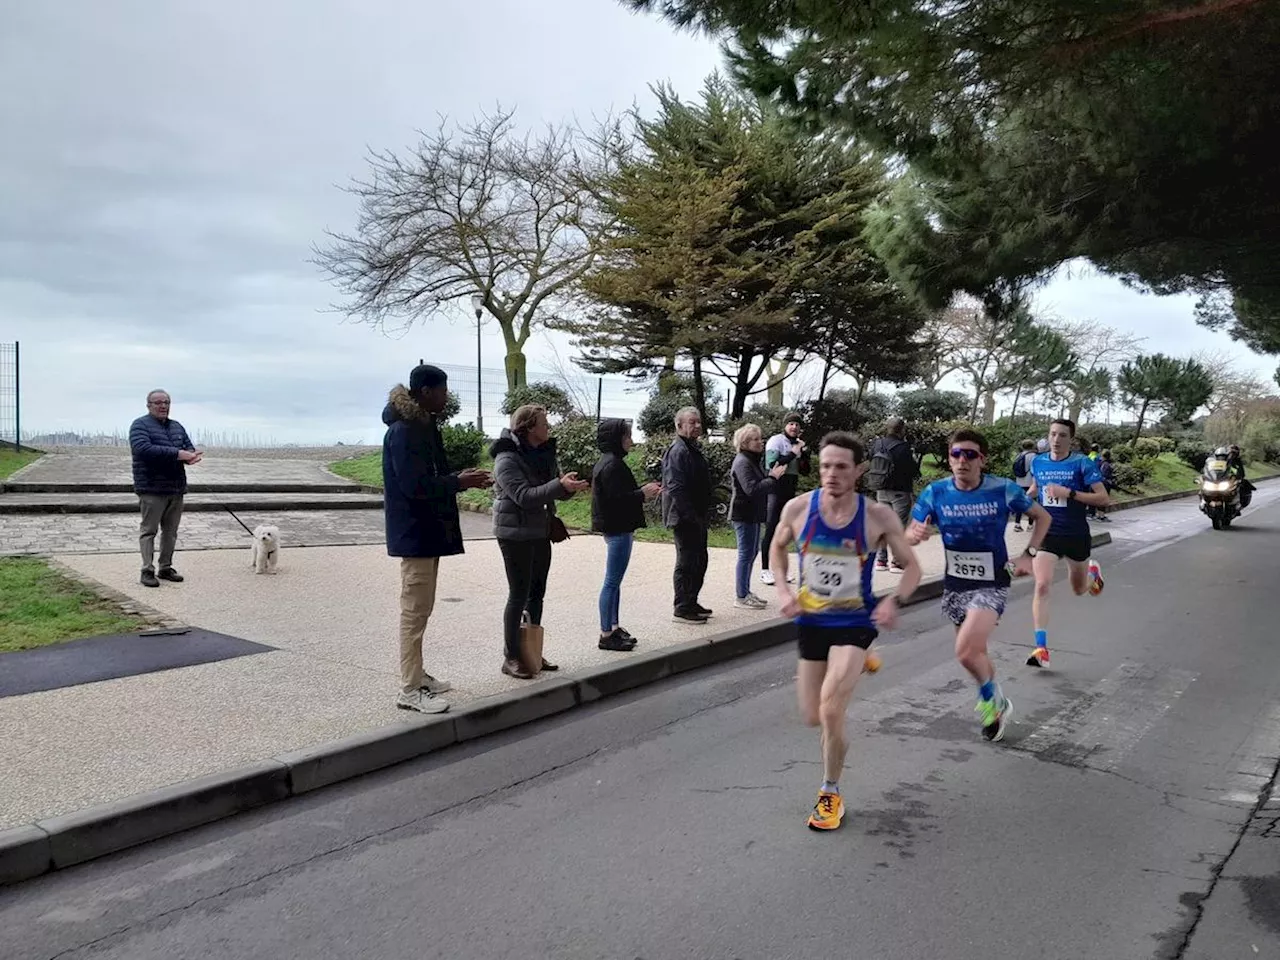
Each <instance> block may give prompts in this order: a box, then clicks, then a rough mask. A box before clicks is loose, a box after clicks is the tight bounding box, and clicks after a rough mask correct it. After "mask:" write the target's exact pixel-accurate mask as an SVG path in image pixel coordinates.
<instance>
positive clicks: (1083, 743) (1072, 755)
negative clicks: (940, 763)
mask: <svg viewBox="0 0 1280 960" xmlns="http://www.w3.org/2000/svg"><path fill="white" fill-rule="evenodd" d="M1196 676H1197V674H1195V673H1191V672H1190V671H1187V670H1172V669H1169V668H1165V667H1151V666H1149V665H1147V664H1142V663H1132V662H1129V661H1126V662H1124V663H1122V664H1120V666H1118V667H1117V668H1116V669H1115V670H1113V671H1112V672H1111V673H1109V674H1107V676H1105V677H1103V678H1102V680H1100V681H1099V682H1098V686H1097V687H1096V688H1095V690H1093V691H1091V692H1090V693H1087V694H1085V695H1084V696H1082V697H1079V698H1077V699H1075V700H1073V701H1072V702H1070V703H1068V704H1067V705H1066V706H1065V707H1063V708H1062V709H1061V710H1059V711H1058V712H1057V713H1056V714H1054V715H1053V716H1052V717H1050V718H1049V719H1048V720H1047V721H1045V723H1043V724H1042V725H1041V726H1040V727H1038V728H1037V729H1036V730H1034V731H1033V732H1032V733H1031V734H1030V735H1029V736H1027V737H1025V738H1023V739H1022V740H1021V741H1019V742H1017V743H1015V744H1012V746H1014V747H1015V748H1016V749H1019V750H1025V751H1027V752H1029V753H1034V754H1036V755H1038V756H1040V757H1043V758H1044V759H1047V760H1054V761H1056V762H1059V763H1067V764H1070V765H1072V766H1084V767H1089V768H1091V769H1094V770H1104V771H1114V770H1115V769H1116V768H1117V767H1118V766H1119V765H1120V763H1121V762H1122V761H1123V760H1124V759H1125V757H1127V756H1128V755H1129V753H1130V752H1132V750H1133V748H1134V747H1135V746H1137V744H1138V742H1139V741H1140V740H1141V739H1142V738H1143V737H1145V736H1146V735H1147V734H1148V733H1149V732H1150V731H1151V728H1152V727H1154V726H1155V725H1156V723H1158V722H1159V721H1160V720H1161V719H1162V718H1163V717H1164V715H1165V714H1166V713H1168V711H1169V709H1170V708H1171V707H1172V706H1173V705H1174V703H1175V702H1176V701H1177V700H1178V698H1179V697H1181V696H1182V694H1183V693H1184V692H1185V691H1186V689H1187V687H1189V686H1190V685H1191V683H1192V682H1193V681H1194V680H1195V679H1196Z"/></svg>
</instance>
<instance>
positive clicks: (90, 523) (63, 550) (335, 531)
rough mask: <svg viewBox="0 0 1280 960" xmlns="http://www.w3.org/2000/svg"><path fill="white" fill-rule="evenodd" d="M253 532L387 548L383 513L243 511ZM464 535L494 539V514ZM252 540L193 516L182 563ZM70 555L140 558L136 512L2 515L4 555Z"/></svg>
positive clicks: (477, 518) (218, 520)
mask: <svg viewBox="0 0 1280 960" xmlns="http://www.w3.org/2000/svg"><path fill="white" fill-rule="evenodd" d="M236 516H238V517H239V518H240V519H241V520H243V521H244V522H245V524H246V525H247V526H248V527H249V529H251V530H252V529H253V528H254V527H255V526H257V525H258V524H260V523H273V524H275V525H276V526H277V527H279V528H280V534H281V538H282V539H283V541H284V544H285V548H286V549H288V548H289V547H327V546H338V545H355V544H385V543H386V532H385V529H384V526H383V519H382V511H381V510H296V511H258V510H237V511H236ZM462 536H463V537H464V538H465V539H467V540H477V539H478V540H484V539H488V538H490V537H492V536H493V521H492V520H491V519H490V518H489V516H488V514H479V513H467V512H463V513H462ZM248 544H249V535H248V534H247V533H245V532H244V529H243V528H242V527H241V526H240V524H238V523H236V522H235V520H234V519H232V517H231V515H230V514H228V513H226V512H225V511H221V512H216V513H192V514H189V515H186V516H183V518H182V525H181V526H180V527H179V528H178V555H177V563H178V565H181V564H182V563H183V561H184V558H185V555H186V553H187V552H189V551H192V550H210V549H227V548H232V547H248ZM67 553H124V554H129V555H130V556H136V555H137V553H138V517H137V514H136V512H135V513H128V514H125V513H71V514H65V513H43V514H8V515H4V516H0V556H22V555H25V554H52V555H55V556H56V555H61V554H67Z"/></svg>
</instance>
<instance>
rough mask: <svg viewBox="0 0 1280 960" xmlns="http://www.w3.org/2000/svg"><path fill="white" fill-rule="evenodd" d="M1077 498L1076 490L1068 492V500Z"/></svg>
mask: <svg viewBox="0 0 1280 960" xmlns="http://www.w3.org/2000/svg"><path fill="white" fill-rule="evenodd" d="M1075 498H1076V492H1075V491H1074V490H1068V491H1067V499H1068V500H1074V499H1075Z"/></svg>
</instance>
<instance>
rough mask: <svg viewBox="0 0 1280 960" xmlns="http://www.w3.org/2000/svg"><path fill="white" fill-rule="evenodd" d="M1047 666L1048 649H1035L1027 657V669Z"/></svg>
mask: <svg viewBox="0 0 1280 960" xmlns="http://www.w3.org/2000/svg"><path fill="white" fill-rule="evenodd" d="M1048 665H1049V648H1048V647H1036V649H1035V651H1034V652H1033V653H1032V654H1031V656H1029V657H1027V666H1028V667H1047V666H1048Z"/></svg>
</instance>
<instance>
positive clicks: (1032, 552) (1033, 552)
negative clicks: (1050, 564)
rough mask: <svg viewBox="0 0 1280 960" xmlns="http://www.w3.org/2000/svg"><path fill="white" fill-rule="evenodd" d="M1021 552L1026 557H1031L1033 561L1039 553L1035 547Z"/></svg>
mask: <svg viewBox="0 0 1280 960" xmlns="http://www.w3.org/2000/svg"><path fill="white" fill-rule="evenodd" d="M1022 552H1023V553H1025V554H1026V555H1027V556H1028V557H1031V558H1033V559H1034V558H1035V555H1036V554H1037V553H1039V552H1040V551H1039V549H1037V548H1036V547H1027V549H1026V550H1023V551H1022Z"/></svg>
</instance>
